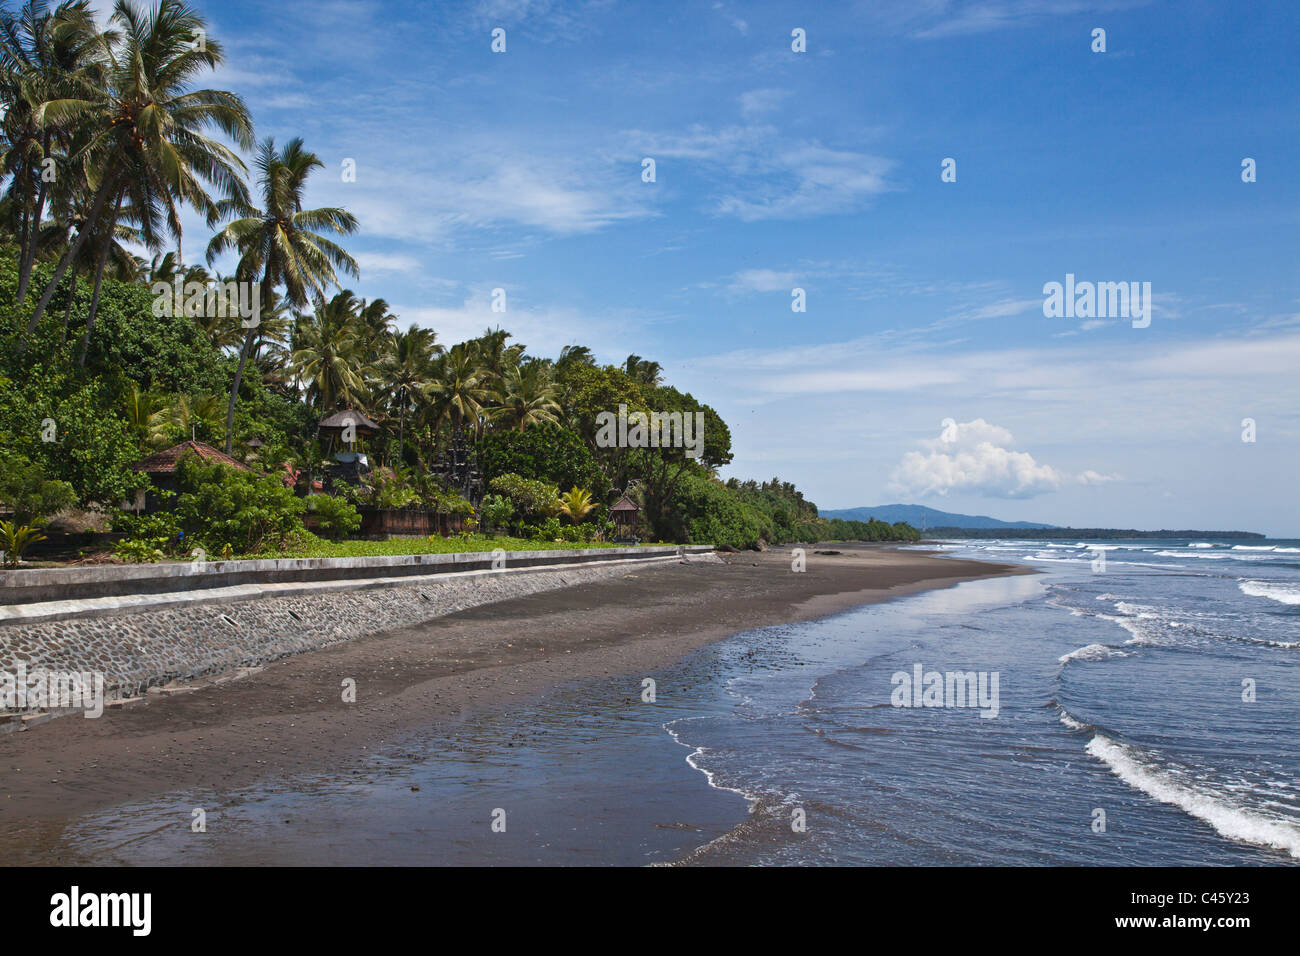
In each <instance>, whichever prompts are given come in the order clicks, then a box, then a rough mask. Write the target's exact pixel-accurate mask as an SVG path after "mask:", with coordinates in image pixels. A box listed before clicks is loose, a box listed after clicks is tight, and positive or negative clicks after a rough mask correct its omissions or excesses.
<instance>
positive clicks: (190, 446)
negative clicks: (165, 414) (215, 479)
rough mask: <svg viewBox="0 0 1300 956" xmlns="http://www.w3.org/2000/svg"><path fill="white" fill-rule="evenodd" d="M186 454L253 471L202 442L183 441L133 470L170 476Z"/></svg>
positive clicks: (143, 461)
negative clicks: (189, 453) (190, 453)
mask: <svg viewBox="0 0 1300 956" xmlns="http://www.w3.org/2000/svg"><path fill="white" fill-rule="evenodd" d="M186 452H193V453H194V454H196V455H198V456H199V460H200V461H202V462H204V463H205V464H209V465H210V464H214V463H216V464H221V465H229V466H230V467H231V468H238V469H239V470H240V471H252V470H253V469H251V468H249V467H248V466H247V465H245V464H244V463H243V462H239V461H235V459H233V458H231V457H230V456H229V455H227V454H226V453H225V452H223V451H218V450H217V449H215V448H213V447H212V446H211V445H205V444H203V442H201V441H183V442H181V443H180V444H179V445H173V446H172V447H171V448H168V449H167V450H165V451H160V452H155V453H154V454H152V455H150V456H149V457H148V458H145V459H144V460H142V461H138V462H136V463H135V465H134V466H132V470H133V471H144V472H148V473H149V474H151V475H170V474H172V473H173V472H175V471H176V463H177V462H178V461H180V459H181V455H183V454H185V453H186Z"/></svg>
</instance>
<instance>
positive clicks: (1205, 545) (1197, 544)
mask: <svg viewBox="0 0 1300 956" xmlns="http://www.w3.org/2000/svg"><path fill="white" fill-rule="evenodd" d="M1187 546H1188V547H1189V548H1212V547H1214V545H1212V544H1208V543H1206V542H1204V541H1192V542H1190V543H1189V544H1188V545H1187Z"/></svg>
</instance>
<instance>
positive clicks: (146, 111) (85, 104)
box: [20, 0, 253, 350]
mask: <svg viewBox="0 0 1300 956" xmlns="http://www.w3.org/2000/svg"><path fill="white" fill-rule="evenodd" d="M110 23H111V24H112V25H113V26H114V27H117V28H119V29H120V31H121V33H120V35H119V34H118V33H116V32H113V31H107V32H104V33H101V34H99V36H98V41H99V46H100V50H101V52H100V56H101V57H102V59H103V61H104V64H105V68H104V76H103V82H100V83H96V82H94V81H93V80H92V79H91V78H90V77H88V76H85V75H78V76H75V77H72V78H71V81H72V85H73V87H74V92H73V95H68V96H60V97H58V98H55V99H52V100H49V101H47V102H45V103H42V104H41V105H40V107H38V109H37V111H36V122H37V123H38V124H41V125H44V124H47V123H54V124H62V123H73V122H75V123H76V126H77V129H78V133H77V137H76V148H75V151H74V152H73V154H72V155H71V156H70V157H69V163H70V164H75V168H76V169H77V171H78V174H79V175H84V177H85V179H86V182H87V183H88V185H89V186H90V187H91V189H92V190H93V193H92V196H93V199H92V201H91V206H90V212H89V213H88V215H87V219H86V221H87V228H85V229H81V230H79V231H78V233H77V238H76V241H75V242H73V244H72V245H71V246H70V247H69V248H68V250H67V251H66V252H65V253H64V255H63V256H62V258H61V259H60V260H59V265H58V266H57V267H56V268H55V270H54V275H53V276H52V277H51V279H50V281H49V284H48V285H47V286H46V289H45V292H44V294H42V296H41V299H40V301H39V302H38V303H37V305H36V307H35V309H33V310H32V315H31V318H30V320H29V321H28V327H27V333H26V336H25V337H24V340H23V342H21V343H20V350H21V349H22V348H24V347H25V345H26V337H30V336H31V335H32V333H33V332H35V330H36V326H37V324H38V323H39V322H40V320H41V316H42V315H43V314H44V313H45V309H46V308H47V307H48V306H49V302H50V298H51V296H53V294H54V290H55V289H56V288H57V287H58V285H59V283H60V281H62V279H63V276H64V274H65V273H66V272H67V270H68V267H69V266H70V265H71V264H72V262H73V261H74V260H75V259H76V258H77V256H78V254H79V253H80V252H81V247H82V246H83V245H84V244H85V242H86V240H87V238H89V235H90V233H91V231H93V230H94V229H95V228H97V227H98V226H99V223H100V218H101V216H103V215H104V212H105V210H112V212H111V213H110V215H111V217H112V219H113V220H114V221H115V220H116V217H117V215H118V213H119V212H120V209H121V207H122V204H123V202H124V201H126V200H127V199H128V198H129V201H130V205H131V206H133V207H134V208H135V209H136V211H137V219H138V225H139V228H140V229H141V232H142V235H143V237H144V239H145V241H146V242H148V243H149V244H151V245H155V244H157V243H158V241H159V229H160V227H161V226H162V225H163V224H164V222H165V225H166V227H167V229H168V230H169V231H170V233H171V235H173V236H175V237H176V238H177V240H178V242H179V239H180V236H181V232H182V229H181V221H180V210H179V208H178V206H177V203H178V202H180V203H184V204H188V205H191V206H193V207H194V208H196V209H198V210H199V211H200V212H202V213H204V214H205V215H206V216H207V218H208V221H209V222H210V223H215V222H216V221H217V215H218V205H217V203H216V202H215V201H214V200H213V199H212V197H211V196H209V195H208V193H207V190H206V188H205V185H204V184H205V183H209V184H211V185H212V186H214V187H216V188H217V189H218V190H219V191H220V192H221V193H222V194H223V195H224V196H225V197H226V198H225V201H227V202H235V203H243V204H247V201H248V190H247V188H246V187H245V186H244V182H243V179H242V174H243V172H244V171H245V167H244V164H243V162H242V161H241V160H240V159H239V157H238V155H236V154H235V153H234V152H233V151H232V150H231V149H229V148H228V147H226V146H224V145H222V144H221V143H219V142H217V141H216V140H214V139H211V138H209V137H208V136H206V135H205V134H204V132H203V131H204V130H205V129H207V128H208V127H215V128H216V129H218V130H220V131H221V132H223V133H225V134H226V135H227V136H229V137H230V138H231V139H233V140H234V141H235V142H236V143H237V144H238V145H239V146H241V147H242V148H245V149H249V148H251V147H252V145H253V121H252V119H251V117H250V116H249V113H248V109H247V107H246V106H245V105H244V101H243V100H242V99H240V98H239V97H238V96H237V95H235V94H234V93H228V92H225V91H222V90H210V89H206V90H193V89H191V82H192V81H193V79H194V78H195V77H196V76H197V75H199V74H200V73H201V72H202V71H204V70H209V69H213V68H215V67H216V66H217V65H218V64H220V63H221V62H222V61H223V59H224V56H223V54H222V48H221V45H220V44H219V43H218V42H217V41H216V40H215V39H213V38H211V37H207V38H206V39H205V42H204V43H202V44H196V43H195V42H194V37H195V36H196V35H198V34H199V33H200V32H203V34H204V35H205V37H206V33H207V21H206V20H204V19H203V17H202V16H200V15H199V14H198V13H197V12H195V11H194V10H193V9H191V8H190V7H187V6H186V5H185V4H184V3H183V2H182V0H159V2H158V5H157V6H156V7H154V8H152V10H150V11H148V12H142V11H140V10H138V9H137V8H136V7H135V6H133V5H132V4H131V3H130V2H129V0H116V3H115V5H114V7H113V15H112V17H111V18H110ZM104 262H105V259H104V257H102V256H101V258H100V261H99V263H97V273H98V272H102V269H103V264H104ZM94 321H95V315H94V311H93V310H92V312H91V313H90V314H89V315H88V316H87V318H86V325H87V331H88V332H89V330H90V329H91V328H93V326H94Z"/></svg>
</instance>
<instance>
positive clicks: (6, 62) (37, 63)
mask: <svg viewBox="0 0 1300 956" xmlns="http://www.w3.org/2000/svg"><path fill="white" fill-rule="evenodd" d="M100 51H101V45H100V43H99V41H98V37H97V33H96V30H95V23H94V18H93V16H92V15H91V13H90V8H89V4H88V2H87V0H71V2H65V3H62V4H60V5H59V6H58V7H57V8H56V9H55V11H54V12H53V13H50V12H49V4H48V2H47V0H28V2H27V3H26V4H24V5H23V7H22V9H21V11H20V12H19V13H18V14H17V15H16V16H15V15H14V14H12V13H10V12H9V11H8V10H5V11H3V12H0V102H3V103H4V105H5V113H4V117H3V120H0V137H3V140H4V144H5V147H6V148H5V153H4V166H3V171H4V172H5V173H7V174H10V175H11V176H12V178H11V180H10V182H9V188H8V190H7V192H6V198H8V199H10V200H11V201H12V203H11V205H10V210H11V213H10V214H11V215H15V216H16V217H17V220H18V228H17V229H16V230H14V231H15V234H16V235H17V237H18V245H19V259H18V291H17V292H16V293H15V301H16V302H17V303H19V304H21V303H22V302H23V301H24V299H26V297H27V288H28V285H29V283H30V281H31V274H32V266H33V265H34V263H35V260H36V235H37V232H38V230H39V229H40V226H41V221H42V219H43V217H44V212H45V204H46V201H47V200H48V199H49V197H50V192H51V189H50V187H51V184H52V183H53V184H57V182H58V179H57V176H54V177H51V176H50V175H49V171H50V170H51V169H54V168H55V167H51V165H50V163H49V162H47V160H48V161H53V160H55V154H56V152H58V151H62V152H63V153H64V154H66V151H67V146H68V139H69V133H70V129H69V127H68V126H67V125H60V124H55V123H50V122H46V123H38V122H37V118H36V117H37V111H38V110H39V109H40V105H41V104H42V103H44V102H46V101H48V100H51V99H54V98H56V97H58V96H61V95H64V94H65V93H67V92H68V91H69V90H70V89H71V86H72V81H73V78H74V77H78V76H85V77H86V78H87V79H89V80H91V81H92V82H94V81H99V80H100V79H101V77H102V71H101V70H100V69H99V68H100V67H101V66H102V62H103V61H102V58H101V57H100V55H99V54H100ZM56 147H57V149H56Z"/></svg>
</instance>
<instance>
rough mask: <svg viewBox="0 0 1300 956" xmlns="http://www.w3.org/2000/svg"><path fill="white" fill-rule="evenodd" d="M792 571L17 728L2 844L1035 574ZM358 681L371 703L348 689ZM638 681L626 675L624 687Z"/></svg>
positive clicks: (338, 767) (22, 846)
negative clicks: (866, 612)
mask: <svg viewBox="0 0 1300 956" xmlns="http://www.w3.org/2000/svg"><path fill="white" fill-rule="evenodd" d="M824 550H838V551H839V552H840V553H839V554H836V555H817V554H816V553H815V552H814V551H813V549H809V554H808V569H807V571H806V572H805V573H803V574H792V573H791V572H790V559H789V552H788V550H774V551H769V552H765V553H752V552H740V553H735V554H722V555H719V558H720V559H721V561H720V562H719V563H685V564H670V565H667V566H660V567H657V568H650V567H645V568H630V569H628V571H627V572H626V573H625V574H623V575H621V576H619V577H615V578H611V579H609V580H606V581H601V582H592V583H584V584H577V585H573V586H569V587H565V588H561V589H557V590H553V591H547V592H542V593H538V594H532V595H529V596H527V597H521V598H514V599H509V600H505V601H500V602H497V603H493V604H485V605H481V606H478V607H474V608H469V609H467V610H463V611H458V612H455V613H453V614H449V615H446V616H443V617H439V618H436V619H434V620H431V621H427V622H424V623H422V624H418V625H414V626H411V627H404V628H398V629H394V630H387V631H377V632H376V633H374V634H372V635H369V636H367V637H363V638H359V639H356V640H352V641H348V642H346V643H341V644H336V645H332V646H329V647H326V648H323V649H320V650H316V651H310V652H307V653H304V654H300V655H296V656H294V657H290V658H287V659H284V660H281V661H277V662H275V663H273V664H271V665H268V666H267V667H265V668H264V669H263V670H261V671H258V672H256V673H252V674H249V675H248V676H245V677H243V678H242V679H240V680H237V681H230V682H226V683H223V684H220V685H215V686H207V687H201V688H197V689H195V690H193V691H192V692H188V693H182V694H176V695H173V696H169V697H150V698H147V699H146V700H145V701H143V702H141V703H140V704H137V705H135V706H132V707H129V708H124V709H120V710H113V711H110V712H108V713H106V714H105V716H104V717H102V718H100V719H98V720H82V719H75V718H73V719H63V720H58V721H53V722H50V723H49V724H45V725H42V726H40V727H36V728H33V729H31V730H29V731H27V732H25V733H22V734H14V735H8V736H7V737H3V738H0V766H3V767H4V768H5V771H6V772H5V775H4V776H5V780H4V784H3V785H2V786H0V790H2V791H3V796H0V847H3V848H4V851H5V853H6V857H7V859H9V860H10V861H12V862H20V863H53V864H57V863H61V862H68V861H67V860H66V855H65V854H64V853H62V852H59V851H58V850H57V849H56V848H57V847H58V842H59V837H60V835H61V834H62V832H63V831H64V829H65V828H66V827H68V826H69V825H70V824H71V823H73V822H74V821H75V820H76V819H77V818H79V817H82V816H84V815H86V814H88V813H93V812H95V811H99V810H103V809H106V808H108V807H112V806H116V805H119V804H123V803H130V802H134V801H139V800H143V799H147V798H150V797H155V796H158V795H160V794H165V793H172V792H177V791H185V790H194V789H215V790H218V791H228V790H230V789H233V788H236V787H241V786H248V785H250V784H254V783H255V782H257V781H258V780H260V779H264V778H270V777H280V776H286V775H292V774H296V773H304V772H318V771H322V770H324V771H327V772H334V773H338V774H343V773H346V772H347V770H348V768H349V767H351V766H352V765H353V764H355V763H356V762H357V761H359V760H361V759H362V758H364V757H367V756H370V755H373V754H374V753H375V752H376V751H377V750H380V749H382V748H383V747H385V746H387V745H389V744H392V743H397V742H398V741H399V740H400V739H401V738H403V737H405V736H407V735H409V734H411V733H420V734H423V735H425V736H426V737H433V738H435V739H436V737H437V735H438V731H439V724H440V723H443V722H447V721H454V720H460V719H462V718H465V717H468V716H478V715H482V714H492V713H496V714H500V713H503V712H508V711H510V710H511V709H512V708H515V707H518V706H520V705H522V704H525V703H527V702H528V701H530V700H535V699H537V698H538V697H540V696H541V695H543V694H545V693H547V692H549V691H551V690H553V689H555V688H557V687H559V686H560V685H562V684H566V683H570V682H573V681H578V680H596V681H599V680H610V681H616V682H617V683H618V692H619V693H627V694H630V695H633V696H635V694H636V693H637V688H636V687H635V686H634V685H635V682H629V681H628V675H629V674H635V673H644V672H650V671H653V670H655V669H661V668H664V667H666V666H670V665H671V664H673V663H676V662H679V661H681V660H682V659H683V658H684V657H685V656H686V655H687V654H689V653H690V652H691V651H693V650H696V649H698V648H700V647H703V646H705V645H708V644H712V643H714V642H716V641H720V640H723V639H725V638H727V637H730V636H732V635H734V634H736V633H740V632H743V631H746V630H750V629H753V628H756V627H762V626H766V625H774V624H781V623H791V622H796V621H806V620H811V619H814V618H820V617H825V616H827V615H830V614H835V613H838V612H841V611H845V610H849V609H851V608H854V607H859V606H863V605H867V604H873V603H878V602H880V601H887V600H891V599H893V598H896V597H902V596H905V595H908V594H913V593H916V592H918V591H924V590H931V589H936V588H943V587H948V586H951V585H954V584H957V583H959V582H961V581H967V580H974V579H978V578H985V577H997V576H1003V575H1008V574H1025V573H1034V572H1033V571H1032V569H1028V568H1025V567H1023V566H1018V565H1005V564H995V563H992V562H982V561H967V560H958V559H952V558H947V557H943V556H941V555H936V554H934V553H932V552H924V551H903V550H901V549H898V548H897V547H894V546H874V547H873V546H861V545H851V544H833V545H828V546H825V548H824ZM349 678H350V679H352V680H354V681H355V682H356V698H357V699H356V703H354V704H345V703H343V702H342V700H341V694H340V692H339V687H340V686H341V683H342V682H343V681H344V680H346V679H349ZM624 685H626V687H625V686H624Z"/></svg>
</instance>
